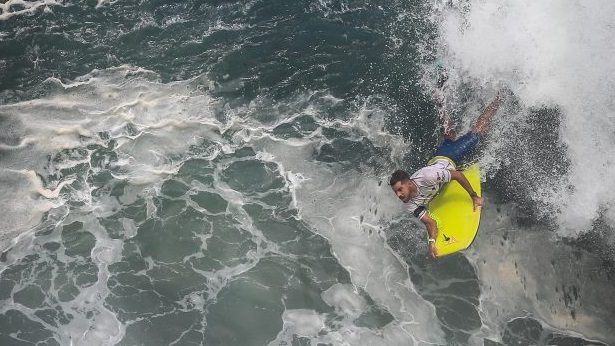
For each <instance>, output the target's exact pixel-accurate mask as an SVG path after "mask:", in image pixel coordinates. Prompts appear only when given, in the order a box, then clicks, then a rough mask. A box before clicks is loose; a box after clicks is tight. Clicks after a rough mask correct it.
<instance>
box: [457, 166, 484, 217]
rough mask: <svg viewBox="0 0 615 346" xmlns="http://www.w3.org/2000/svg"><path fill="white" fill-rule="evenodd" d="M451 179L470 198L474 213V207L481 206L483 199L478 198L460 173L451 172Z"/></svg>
mask: <svg viewBox="0 0 615 346" xmlns="http://www.w3.org/2000/svg"><path fill="white" fill-rule="evenodd" d="M451 179H453V180H456V181H457V182H458V183H459V184H460V185H461V187H463V188H464V189H465V190H466V191H467V192H468V194H469V195H470V197H472V202H473V203H474V211H476V207H482V206H483V198H482V197H479V196H478V195H477V194H476V192H475V191H474V189H473V188H472V185H470V182H469V181H468V179H467V178H466V176H465V175H463V173H461V172H460V171H456V170H451Z"/></svg>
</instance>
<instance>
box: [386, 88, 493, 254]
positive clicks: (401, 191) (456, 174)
mask: <svg viewBox="0 0 615 346" xmlns="http://www.w3.org/2000/svg"><path fill="white" fill-rule="evenodd" d="M500 102H501V99H500V95H499V94H498V95H497V96H496V97H495V99H494V100H493V101H491V103H490V104H489V105H488V106H487V107H486V108H485V109H484V110H483V112H482V113H481V115H480V116H479V117H478V119H477V120H476V123H475V124H474V127H473V128H472V130H470V132H468V133H466V134H465V135H463V136H461V137H459V138H455V137H456V133H455V131H454V130H452V129H450V128H446V127H445V128H444V129H443V133H444V141H443V142H442V144H441V145H440V146H439V147H438V148H437V149H436V151H435V154H434V157H433V158H432V159H431V160H429V162H428V164H427V166H426V167H423V168H421V169H419V170H418V171H416V172H415V173H414V174H412V175H409V174H408V173H407V172H405V171H403V170H397V171H395V172H393V174H392V176H391V179H390V181H389V184H390V185H391V188H392V189H393V191H394V192H395V194H396V195H397V197H398V198H399V199H400V200H401V201H402V202H403V203H404V206H405V207H406V208H407V209H408V210H409V211H410V212H412V213H413V214H414V216H416V217H417V218H418V219H419V220H421V222H423V223H424V224H425V226H426V227H427V233H428V235H429V239H428V246H429V254H430V255H431V257H433V258H436V257H437V256H438V253H437V250H436V247H435V242H436V236H437V235H438V226H437V224H436V222H435V220H434V219H432V218H431V216H430V215H429V212H428V210H427V204H428V203H429V202H430V201H431V200H432V199H433V198H434V197H435V196H436V195H437V194H438V192H439V191H440V190H441V189H442V187H443V186H444V185H445V184H446V183H448V182H449V181H451V180H455V181H457V182H458V183H459V184H460V185H461V186H462V187H463V188H464V189H465V190H466V191H467V192H468V195H469V196H470V198H472V202H473V204H474V210H476V208H480V207H482V205H483V198H482V197H481V196H478V195H477V194H476V192H475V191H474V189H472V186H471V185H470V183H469V182H468V179H466V177H465V176H464V175H463V173H462V172H461V171H457V170H456V167H457V165H458V164H460V163H462V162H463V161H464V159H467V158H468V157H469V156H470V154H472V152H473V151H474V150H475V149H476V146H477V145H478V142H479V141H480V139H481V137H483V136H484V135H485V133H486V132H487V129H488V128H489V124H490V123H491V120H492V119H493V116H494V115H495V113H496V112H497V110H498V108H499V106H500Z"/></svg>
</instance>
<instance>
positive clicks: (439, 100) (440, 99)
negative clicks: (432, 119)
mask: <svg viewBox="0 0 615 346" xmlns="http://www.w3.org/2000/svg"><path fill="white" fill-rule="evenodd" d="M447 80H448V75H447V74H446V72H441V73H440V75H439V76H438V82H437V88H436V89H434V91H433V92H432V94H431V97H432V99H433V101H434V103H435V104H436V108H437V110H438V118H439V119H440V124H441V125H440V126H441V129H442V135H443V136H444V138H445V139H449V140H454V139H455V137H456V133H455V130H454V129H453V127H452V126H451V118H450V116H449V114H448V112H447V110H446V94H445V89H446V81H447Z"/></svg>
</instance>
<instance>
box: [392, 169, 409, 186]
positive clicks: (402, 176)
mask: <svg viewBox="0 0 615 346" xmlns="http://www.w3.org/2000/svg"><path fill="white" fill-rule="evenodd" d="M408 179H410V176H409V175H408V173H406V171H402V170H401V169H398V170H396V171H395V172H393V174H392V175H391V180H389V185H391V186H393V185H395V184H397V182H399V181H404V180H408Z"/></svg>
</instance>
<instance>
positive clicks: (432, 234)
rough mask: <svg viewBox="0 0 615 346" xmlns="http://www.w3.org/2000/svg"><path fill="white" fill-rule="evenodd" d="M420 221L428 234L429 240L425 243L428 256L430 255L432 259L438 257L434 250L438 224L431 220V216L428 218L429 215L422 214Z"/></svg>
mask: <svg viewBox="0 0 615 346" xmlns="http://www.w3.org/2000/svg"><path fill="white" fill-rule="evenodd" d="M420 220H421V222H423V223H424V224H425V227H427V234H429V240H428V241H427V246H428V247H429V255H431V257H433V258H436V257H438V251H437V250H436V237H437V236H438V224H437V223H436V220H434V219H432V218H431V216H429V213H425V214H423V216H422V217H421V219H420ZM432 239H433V240H432Z"/></svg>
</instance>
